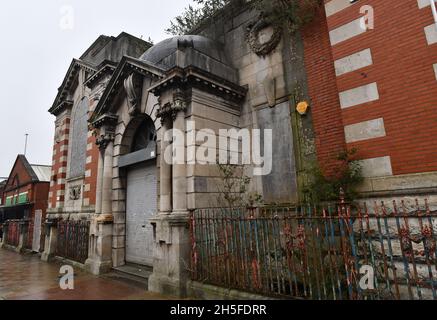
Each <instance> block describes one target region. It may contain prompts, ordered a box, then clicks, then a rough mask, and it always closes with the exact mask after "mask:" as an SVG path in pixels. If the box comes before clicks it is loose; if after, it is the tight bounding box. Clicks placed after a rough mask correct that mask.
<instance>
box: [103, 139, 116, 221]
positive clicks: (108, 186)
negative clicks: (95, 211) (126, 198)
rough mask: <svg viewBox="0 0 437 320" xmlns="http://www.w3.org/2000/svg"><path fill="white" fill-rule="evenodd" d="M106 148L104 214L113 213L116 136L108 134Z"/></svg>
mask: <svg viewBox="0 0 437 320" xmlns="http://www.w3.org/2000/svg"><path fill="white" fill-rule="evenodd" d="M107 139H108V141H107V146H106V149H105V160H104V164H103V180H102V214H110V215H111V214H112V171H113V158H114V138H113V136H112V134H111V136H108V138H107Z"/></svg>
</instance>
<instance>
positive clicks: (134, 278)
mask: <svg viewBox="0 0 437 320" xmlns="http://www.w3.org/2000/svg"><path fill="white" fill-rule="evenodd" d="M152 272H153V268H151V267H148V266H142V265H137V264H132V263H129V264H126V265H124V266H121V267H116V268H112V272H111V273H110V274H108V275H107V276H108V277H110V278H112V279H117V280H121V281H125V282H129V283H131V284H133V285H136V286H139V287H141V288H144V289H145V290H147V289H148V282H149V277H150V275H151V274H152Z"/></svg>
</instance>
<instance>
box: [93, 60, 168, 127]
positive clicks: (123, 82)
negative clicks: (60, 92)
mask: <svg viewBox="0 0 437 320" xmlns="http://www.w3.org/2000/svg"><path fill="white" fill-rule="evenodd" d="M144 77H149V78H152V81H159V80H160V79H162V78H163V77H164V71H163V70H161V69H160V68H158V67H156V66H152V65H150V64H148V63H146V62H145V61H142V60H139V59H136V58H132V57H127V56H125V57H123V59H122V60H121V61H120V63H119V65H118V67H117V69H116V70H115V71H114V73H113V75H112V77H111V79H110V80H109V83H108V85H107V87H106V89H105V91H104V92H103V95H102V97H101V99H100V100H99V103H98V105H97V106H96V109H95V111H94V113H93V114H92V116H91V119H90V122H91V123H93V122H94V121H95V120H96V119H98V118H99V117H100V116H101V115H103V114H105V113H108V112H112V113H114V112H115V111H116V110H113V109H114V104H115V103H116V100H117V98H118V97H119V95H120V94H123V95H126V96H127V98H128V100H129V104H130V108H131V109H132V110H131V111H132V114H133V113H134V111H135V110H133V109H135V107H136V106H135V104H136V105H138V104H139V103H140V101H138V99H140V97H141V92H140V91H141V89H142V81H143V79H144Z"/></svg>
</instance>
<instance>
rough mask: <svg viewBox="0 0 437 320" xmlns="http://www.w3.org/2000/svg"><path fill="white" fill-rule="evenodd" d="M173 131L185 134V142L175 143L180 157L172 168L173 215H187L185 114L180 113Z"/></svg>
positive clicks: (175, 148) (174, 147) (174, 148)
mask: <svg viewBox="0 0 437 320" xmlns="http://www.w3.org/2000/svg"><path fill="white" fill-rule="evenodd" d="M173 129H174V130H177V131H178V132H183V141H178V139H176V141H174V142H173V143H174V146H173V150H174V151H175V152H176V153H177V154H178V155H179V156H178V159H175V162H174V163H173V167H172V173H173V177H172V182H173V188H172V189H173V214H184V213H187V165H186V159H185V151H186V149H185V148H186V146H185V136H186V133H185V112H178V114H177V115H176V119H175V121H174V124H173Z"/></svg>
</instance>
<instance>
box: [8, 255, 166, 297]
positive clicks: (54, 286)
mask: <svg viewBox="0 0 437 320" xmlns="http://www.w3.org/2000/svg"><path fill="white" fill-rule="evenodd" d="M61 266H62V264H61V263H58V262H51V263H46V262H43V261H41V260H40V258H39V256H38V255H29V254H27V255H20V254H18V253H15V252H11V251H7V250H5V249H0V300H168V299H170V300H171V299H172V297H164V296H162V295H158V294H154V293H150V292H147V291H146V290H145V288H142V287H141V285H138V284H134V283H131V282H130V281H128V280H125V279H121V278H120V277H117V276H115V275H114V274H107V275H103V276H100V277H97V276H93V275H91V274H88V273H86V272H84V271H83V270H81V269H79V268H74V289H73V290H62V289H61V288H60V285H59V282H60V277H61V276H62V275H60V268H61Z"/></svg>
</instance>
